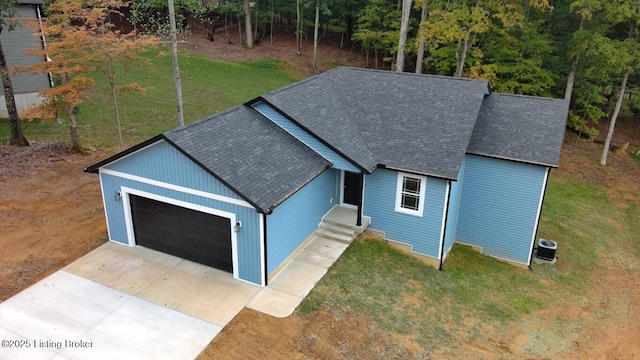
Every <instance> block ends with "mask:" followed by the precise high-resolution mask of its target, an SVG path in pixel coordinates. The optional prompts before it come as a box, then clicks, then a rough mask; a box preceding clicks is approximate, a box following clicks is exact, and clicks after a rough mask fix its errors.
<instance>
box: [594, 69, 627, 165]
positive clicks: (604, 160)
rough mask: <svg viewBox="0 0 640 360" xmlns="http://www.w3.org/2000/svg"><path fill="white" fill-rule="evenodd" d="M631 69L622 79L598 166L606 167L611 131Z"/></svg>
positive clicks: (618, 112)
mask: <svg viewBox="0 0 640 360" xmlns="http://www.w3.org/2000/svg"><path fill="white" fill-rule="evenodd" d="M630 73H631V69H627V71H626V72H625V73H624V78H623V79H622V86H621V87H620V94H619V95H618V101H617V102H616V109H615V110H614V111H613V115H612V116H611V122H609V131H608V132H607V139H606V140H605V141H604V150H602V157H601V158H600V165H607V155H608V153H609V146H611V138H612V137H613V130H615V128H616V120H617V119H618V114H620V108H621V107H622V100H623V99H624V93H625V91H626V90H627V80H629V74H630Z"/></svg>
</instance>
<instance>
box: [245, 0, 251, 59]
mask: <svg viewBox="0 0 640 360" xmlns="http://www.w3.org/2000/svg"><path fill="white" fill-rule="evenodd" d="M244 28H245V32H246V37H247V47H248V48H249V49H252V48H253V34H252V33H251V4H250V3H249V0H244Z"/></svg>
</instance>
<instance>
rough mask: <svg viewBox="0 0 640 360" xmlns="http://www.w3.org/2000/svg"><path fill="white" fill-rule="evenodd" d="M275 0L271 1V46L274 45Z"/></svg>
mask: <svg viewBox="0 0 640 360" xmlns="http://www.w3.org/2000/svg"><path fill="white" fill-rule="evenodd" d="M273 2H274V0H271V30H270V31H269V38H270V39H271V44H273V23H274V22H275V20H276V19H275V16H276V12H275V9H274V5H273Z"/></svg>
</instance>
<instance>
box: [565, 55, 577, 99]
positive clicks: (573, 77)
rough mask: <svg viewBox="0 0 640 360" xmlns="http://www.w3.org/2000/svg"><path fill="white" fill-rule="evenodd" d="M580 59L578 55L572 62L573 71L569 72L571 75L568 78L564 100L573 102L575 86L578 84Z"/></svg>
mask: <svg viewBox="0 0 640 360" xmlns="http://www.w3.org/2000/svg"><path fill="white" fill-rule="evenodd" d="M578 58H579V56H578V55H576V56H574V57H573V60H571V71H569V75H568V76H567V87H566V88H565V90H564V99H565V100H568V101H571V96H572V95H573V84H575V82H576V71H577V69H578Z"/></svg>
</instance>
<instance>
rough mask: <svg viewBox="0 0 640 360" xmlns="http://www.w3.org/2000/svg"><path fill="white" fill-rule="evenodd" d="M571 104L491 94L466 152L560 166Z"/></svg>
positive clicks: (546, 99) (554, 100)
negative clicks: (561, 150)
mask: <svg viewBox="0 0 640 360" xmlns="http://www.w3.org/2000/svg"><path fill="white" fill-rule="evenodd" d="M568 111H569V102H568V101H566V100H562V99H551V98H542V97H534V96H523V95H510V94H499V93H492V94H491V95H490V96H488V97H487V98H486V99H485V100H484V102H483V104H482V107H481V108H480V114H479V115H478V121H477V123H476V127H475V129H474V131H473V136H472V137H471V142H470V143H469V147H468V149H467V151H468V152H469V153H471V154H477V155H485V156H491V157H498V158H503V159H509V160H516V161H523V162H528V163H534V164H540V165H546V166H551V167H558V162H559V160H560V148H561V147H562V140H563V139H564V132H565V125H566V119H567V113H568Z"/></svg>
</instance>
